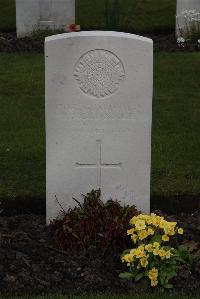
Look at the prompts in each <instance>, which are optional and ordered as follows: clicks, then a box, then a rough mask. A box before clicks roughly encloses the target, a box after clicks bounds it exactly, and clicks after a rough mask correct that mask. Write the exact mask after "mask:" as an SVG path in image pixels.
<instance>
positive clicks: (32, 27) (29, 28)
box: [16, 0, 75, 37]
mask: <svg viewBox="0 0 200 299" xmlns="http://www.w3.org/2000/svg"><path fill="white" fill-rule="evenodd" d="M74 22H75V0H16V23H17V36H18V37H24V36H28V35H30V34H31V33H32V32H33V31H36V30H46V29H50V30H56V29H64V28H65V27H66V25H67V24H72V23H74Z"/></svg>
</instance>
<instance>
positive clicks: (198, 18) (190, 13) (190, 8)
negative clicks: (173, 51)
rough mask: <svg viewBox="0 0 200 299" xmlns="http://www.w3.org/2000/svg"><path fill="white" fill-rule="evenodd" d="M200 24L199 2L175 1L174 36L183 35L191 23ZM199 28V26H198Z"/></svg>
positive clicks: (196, 0) (192, 0)
mask: <svg viewBox="0 0 200 299" xmlns="http://www.w3.org/2000/svg"><path fill="white" fill-rule="evenodd" d="M194 21H195V22H200V0H177V6H176V34H177V36H181V35H184V34H185V32H186V31H187V30H189V28H190V26H191V25H192V23H194ZM199 26H200V24H199Z"/></svg>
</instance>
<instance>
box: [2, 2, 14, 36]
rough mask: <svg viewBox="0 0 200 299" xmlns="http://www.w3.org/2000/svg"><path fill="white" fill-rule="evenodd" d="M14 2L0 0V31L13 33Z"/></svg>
mask: <svg viewBox="0 0 200 299" xmlns="http://www.w3.org/2000/svg"><path fill="white" fill-rule="evenodd" d="M15 16H16V13H15V0H0V31H2V32H11V31H13V32H14V31H15V26H16V25H15V24H16V21H15Z"/></svg>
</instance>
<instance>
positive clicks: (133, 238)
mask: <svg viewBox="0 0 200 299" xmlns="http://www.w3.org/2000/svg"><path fill="white" fill-rule="evenodd" d="M137 238H138V236H137V235H136V234H133V235H132V236H131V240H132V241H133V242H134V243H136V242H137Z"/></svg>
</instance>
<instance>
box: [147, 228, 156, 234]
mask: <svg viewBox="0 0 200 299" xmlns="http://www.w3.org/2000/svg"><path fill="white" fill-rule="evenodd" d="M147 233H148V235H154V230H153V229H152V228H151V227H149V228H148V229H147Z"/></svg>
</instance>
